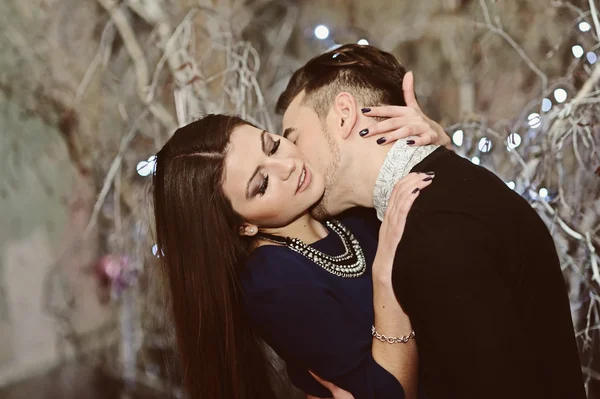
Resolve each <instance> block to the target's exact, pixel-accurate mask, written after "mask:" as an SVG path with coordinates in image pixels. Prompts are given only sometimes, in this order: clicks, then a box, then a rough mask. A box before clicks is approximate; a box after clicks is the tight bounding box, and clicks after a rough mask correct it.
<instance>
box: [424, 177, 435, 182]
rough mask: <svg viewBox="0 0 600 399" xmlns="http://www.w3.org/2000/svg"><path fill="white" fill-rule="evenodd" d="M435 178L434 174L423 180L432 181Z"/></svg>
mask: <svg viewBox="0 0 600 399" xmlns="http://www.w3.org/2000/svg"><path fill="white" fill-rule="evenodd" d="M432 180H433V176H429V177H426V178H424V179H423V181H432Z"/></svg>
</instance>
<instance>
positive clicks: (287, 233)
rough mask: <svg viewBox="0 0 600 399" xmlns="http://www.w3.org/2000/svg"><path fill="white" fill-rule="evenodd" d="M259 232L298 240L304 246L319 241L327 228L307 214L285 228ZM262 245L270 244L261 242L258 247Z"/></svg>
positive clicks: (323, 236)
mask: <svg viewBox="0 0 600 399" xmlns="http://www.w3.org/2000/svg"><path fill="white" fill-rule="evenodd" d="M259 231H260V232H261V233H267V234H272V235H276V236H279V237H290V238H298V239H300V240H302V241H303V242H305V243H306V244H312V243H313V242H315V241H318V240H321V239H323V238H325V237H326V236H327V234H328V231H327V228H326V227H325V226H324V225H323V224H322V223H321V222H319V221H318V220H317V219H315V218H313V217H312V216H310V214H308V213H307V214H306V215H303V216H301V217H300V218H298V219H296V220H294V221H293V222H292V223H290V224H288V225H286V226H283V227H277V228H272V229H259ZM261 241H263V240H261ZM264 244H272V243H271V242H261V243H260V244H259V245H264Z"/></svg>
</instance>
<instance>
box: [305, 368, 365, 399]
mask: <svg viewBox="0 0 600 399" xmlns="http://www.w3.org/2000/svg"><path fill="white" fill-rule="evenodd" d="M308 372H309V373H310V375H312V376H313V378H314V379H315V380H317V381H319V383H321V385H323V386H324V387H325V388H327V389H329V392H331V394H332V395H333V399H354V396H353V395H352V394H351V393H350V392H348V391H344V390H343V389H342V388H340V387H338V386H335V385H334V384H333V383H331V382H329V381H325V380H324V379H322V378H321V377H318V376H317V375H315V374H314V373H313V372H312V371H310V370H309V371H308ZM306 399H323V398H317V397H316V396H311V395H306Z"/></svg>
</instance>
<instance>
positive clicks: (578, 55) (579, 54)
mask: <svg viewBox="0 0 600 399" xmlns="http://www.w3.org/2000/svg"><path fill="white" fill-rule="evenodd" d="M571 51H572V52H573V55H574V56H575V58H581V57H583V53H585V51H584V50H583V47H581V46H580V45H579V44H576V45H575V46H573V47H571Z"/></svg>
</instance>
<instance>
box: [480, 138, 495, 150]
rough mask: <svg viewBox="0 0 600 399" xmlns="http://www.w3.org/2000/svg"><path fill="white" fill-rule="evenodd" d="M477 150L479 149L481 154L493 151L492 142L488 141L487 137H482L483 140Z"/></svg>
mask: <svg viewBox="0 0 600 399" xmlns="http://www.w3.org/2000/svg"><path fill="white" fill-rule="evenodd" d="M477 148H479V151H481V152H490V151H492V140H490V139H488V138H487V137H482V138H481V140H479V145H478V146H477Z"/></svg>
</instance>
